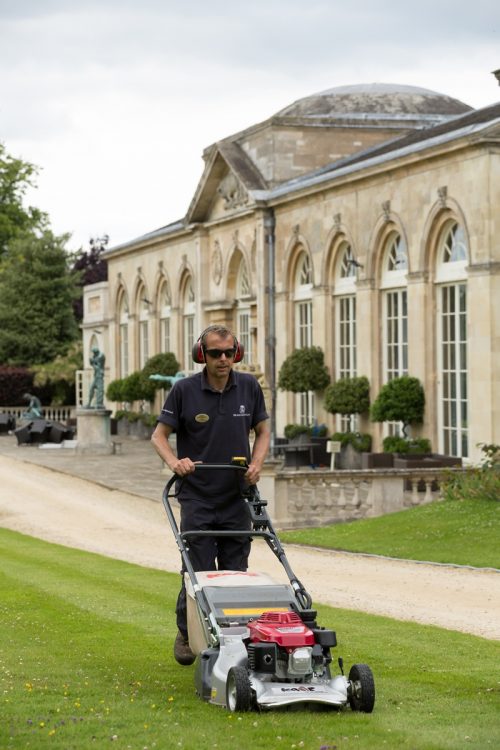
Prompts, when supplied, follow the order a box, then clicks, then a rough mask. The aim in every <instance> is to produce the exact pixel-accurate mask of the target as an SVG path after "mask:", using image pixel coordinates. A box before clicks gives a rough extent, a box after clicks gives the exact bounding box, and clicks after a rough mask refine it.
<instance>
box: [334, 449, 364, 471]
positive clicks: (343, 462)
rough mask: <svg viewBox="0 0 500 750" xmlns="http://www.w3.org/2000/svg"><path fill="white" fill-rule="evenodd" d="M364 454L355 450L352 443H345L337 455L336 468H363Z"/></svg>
mask: <svg viewBox="0 0 500 750" xmlns="http://www.w3.org/2000/svg"><path fill="white" fill-rule="evenodd" d="M362 455H363V454H362V453H359V452H358V451H356V450H354V448H353V447H352V445H351V444H350V443H348V444H347V445H343V446H342V448H341V449H340V453H337V454H336V455H335V468H336V469H349V470H356V469H361V456H362Z"/></svg>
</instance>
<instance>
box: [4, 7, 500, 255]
mask: <svg viewBox="0 0 500 750" xmlns="http://www.w3.org/2000/svg"><path fill="white" fill-rule="evenodd" d="M499 19H500V4H498V2H493V1H492V0H477V2H476V3H474V5H473V6H470V5H467V4H458V5H457V4H456V2H453V3H452V2H451V1H450V0H441V1H440V2H436V1H435V0H434V2H430V0H422V2H420V3H418V4H410V3H401V2H400V1H399V2H396V0H379V2H378V3H373V2H372V1H371V0H353V1H352V2H351V3H345V2H342V3H340V2H339V0H336V1H335V0H310V1H309V2H307V3H304V2H303V0H265V1H264V0H254V2H253V3H248V1H247V0H245V2H242V0H233V2H231V3H230V4H229V3H227V0H211V2H210V3H207V2H206V0H205V1H204V2H202V1H201V0H185V1H184V2H183V3H180V2H178V0H175V1H174V0H142V2H141V3H139V2H137V0H83V2H82V3H79V4H76V3H74V2H72V0H19V2H17V3H13V2H10V1H9V0H0V37H1V39H2V45H1V46H0V68H1V70H2V75H1V76H0V139H1V140H2V141H4V142H5V144H6V146H7V149H8V150H9V152H11V153H13V154H14V155H16V156H22V158H25V159H27V160H28V161H31V162H34V163H36V164H39V165H40V166H41V167H42V172H41V175H40V178H39V181H38V182H39V191H38V194H37V195H35V196H31V202H32V203H34V204H35V205H39V206H40V207H41V208H43V209H44V210H46V211H48V212H49V214H50V216H51V219H52V222H53V224H54V226H55V228H56V230H57V231H66V230H68V231H73V232H74V239H75V242H76V243H77V244H78V243H82V242H86V240H87V238H88V236H89V235H90V234H92V233H102V232H105V231H107V232H108V233H109V234H110V235H111V239H112V242H113V243H117V242H120V241H125V240H127V239H130V238H131V237H133V236H136V235H138V234H141V233H142V232H146V231H149V230H151V229H153V228H155V227H157V226H160V225H162V224H166V223H167V222H169V221H171V220H173V219H177V218H180V217H181V216H182V215H183V214H184V212H185V211H186V209H187V206H188V205H189V202H190V200H191V197H192V195H193V193H194V190H195V189H196V182H197V180H198V179H199V176H200V175H201V171H202V168H203V163H202V159H201V154H202V151H203V148H204V147H206V146H208V145H209V144H211V143H212V142H214V141H215V140H218V139H221V138H223V137H225V136H228V135H230V134H232V133H234V132H237V131H238V130H241V129H243V128H245V127H248V126H250V125H252V124H254V123H256V122H259V121H261V120H263V119H266V118H267V117H269V116H271V115H272V114H273V113H275V112H277V111H278V110H280V109H282V108H283V107H285V106H287V105H288V104H290V103H291V102H292V101H295V100H296V99H299V98H302V97H304V96H307V95H310V94H312V93H315V92H318V91H322V90H324V89H328V88H331V87H333V86H338V85H344V84H351V83H363V82H368V83H369V82H373V81H379V82H382V81H383V82H394V83H407V84H413V85H418V86H423V87H426V88H432V89H435V90H438V91H441V92H442V93H446V94H449V95H451V96H454V97H456V98H458V99H461V100H462V101H465V102H466V103H469V104H472V105H473V106H484V105H485V104H486V103H489V102H493V101H495V100H496V99H498V86H497V84H496V82H495V80H494V78H493V76H491V75H490V71H491V70H494V69H496V68H498V67H500V59H499V56H498V49H499V44H498V32H499V26H500V24H499Z"/></svg>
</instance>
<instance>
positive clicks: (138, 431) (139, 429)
mask: <svg viewBox="0 0 500 750" xmlns="http://www.w3.org/2000/svg"><path fill="white" fill-rule="evenodd" d="M153 430H154V427H149V426H148V425H145V424H144V422H143V421H142V420H141V419H138V420H136V421H135V422H130V423H129V437H131V438H132V439H134V440H149V439H150V438H151V435H152V434H153Z"/></svg>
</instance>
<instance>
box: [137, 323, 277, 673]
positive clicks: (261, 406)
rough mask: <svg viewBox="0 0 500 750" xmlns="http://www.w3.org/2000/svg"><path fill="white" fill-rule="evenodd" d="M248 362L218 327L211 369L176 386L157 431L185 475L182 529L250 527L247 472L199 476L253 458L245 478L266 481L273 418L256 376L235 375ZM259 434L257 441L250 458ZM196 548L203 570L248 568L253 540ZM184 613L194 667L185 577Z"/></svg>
mask: <svg viewBox="0 0 500 750" xmlns="http://www.w3.org/2000/svg"><path fill="white" fill-rule="evenodd" d="M242 357H243V348H242V347H241V345H240V344H239V342H238V341H237V339H236V337H235V336H234V335H233V334H232V333H231V331H229V330H228V329H227V328H225V327H224V326H216V325H212V326H209V327H208V328H207V329H206V330H205V331H203V333H202V334H201V336H200V338H199V339H198V342H197V343H196V345H195V347H194V348H193V358H194V360H195V362H201V363H204V364H205V367H204V369H203V371H202V372H199V373H196V374H195V375H191V376H190V377H187V378H183V379H180V380H179V381H178V382H177V383H175V385H174V386H173V388H172V389H171V391H170V392H169V394H168V397H167V399H166V401H165V405H164V407H163V409H162V412H161V415H160V417H159V419H158V424H157V426H156V429H155V431H154V433H153V437H152V442H153V445H154V447H155V449H156V451H157V452H158V454H159V455H160V456H161V458H162V459H163V460H164V461H165V463H166V464H167V466H168V467H169V468H170V469H171V470H172V471H173V472H174V473H175V474H177V475H178V476H179V477H182V478H183V481H182V483H181V485H180V491H179V502H180V506H181V524H180V528H181V531H197V530H209V529H233V530H234V529H245V530H246V529H249V528H250V522H249V517H248V513H247V508H246V505H245V502H244V500H243V498H242V489H243V487H242V484H241V475H240V474H239V473H237V472H233V471H231V470H228V469H226V470H220V471H217V470H210V471H205V472H204V471H202V470H198V471H196V464H197V463H198V464H199V463H203V462H205V463H212V464H214V463H224V464H229V463H230V462H231V459H232V458H233V457H234V456H245V457H246V458H247V461H248V469H247V471H246V473H245V475H244V481H245V482H246V483H247V484H257V482H258V481H259V477H260V471H261V469H262V464H263V463H264V459H265V457H266V455H267V451H268V449H269V441H270V432H269V426H268V421H267V420H268V414H267V412H266V407H265V403H264V396H263V393H262V389H261V387H260V385H259V384H258V382H257V380H256V378H255V377H254V376H253V375H250V374H248V373H243V372H236V371H234V370H233V366H234V363H235V361H236V362H238V361H240V360H241V359H242ZM252 429H253V431H254V433H255V441H254V444H253V448H252V452H251V453H250V444H249V433H250V430H252ZM172 432H176V433H177V455H176V454H175V453H174V451H173V450H172V447H171V446H170V443H169V441H168V438H169V436H170V435H171V433H172ZM189 545H190V559H191V562H192V564H193V567H194V569H195V570H215V569H216V567H218V569H219V570H246V569H247V565H248V556H249V554H250V540H249V539H248V538H247V537H239V538H230V537H219V538H217V539H216V538H214V537H193V538H192V539H191V540H190V543H189ZM216 563H217V565H216ZM182 573H183V571H182ZM182 573H181V574H182ZM176 614H177V627H178V630H179V632H178V634H177V637H176V640H175V645H174V656H175V658H176V660H177V661H178V662H179V664H192V663H193V661H194V660H195V654H193V652H192V651H191V649H190V648H189V642H188V633H187V622H186V591H185V587H184V579H183V581H182V587H181V591H180V593H179V597H178V600H177V606H176Z"/></svg>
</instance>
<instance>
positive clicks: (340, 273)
mask: <svg viewBox="0 0 500 750" xmlns="http://www.w3.org/2000/svg"><path fill="white" fill-rule="evenodd" d="M357 269H358V264H357V261H356V260H355V258H354V254H353V251H352V248H351V245H350V244H349V243H348V242H347V241H343V242H342V243H341V245H340V247H339V249H338V261H337V266H336V274H335V285H334V292H333V293H334V311H333V316H334V320H335V375H336V379H337V380H339V379H340V378H352V377H355V376H356V375H357V345H356V280H357ZM339 422H340V425H339V429H340V430H341V431H347V430H355V429H356V428H357V417H356V416H354V415H345V416H342V417H340V418H339Z"/></svg>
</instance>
